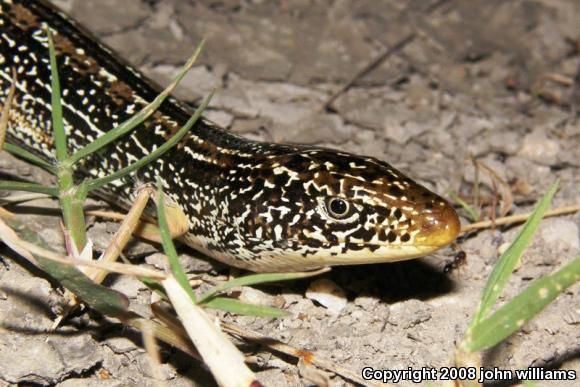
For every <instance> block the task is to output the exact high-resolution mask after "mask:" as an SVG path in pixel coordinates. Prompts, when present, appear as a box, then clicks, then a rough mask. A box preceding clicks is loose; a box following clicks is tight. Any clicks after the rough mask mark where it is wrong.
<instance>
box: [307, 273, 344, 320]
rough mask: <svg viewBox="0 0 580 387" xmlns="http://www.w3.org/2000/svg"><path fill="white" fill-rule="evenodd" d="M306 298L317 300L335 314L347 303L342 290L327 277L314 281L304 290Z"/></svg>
mask: <svg viewBox="0 0 580 387" xmlns="http://www.w3.org/2000/svg"><path fill="white" fill-rule="evenodd" d="M306 298H308V299H310V300H313V301H316V302H318V303H319V304H320V305H322V306H324V307H325V308H327V309H328V310H329V311H331V312H333V313H336V314H339V313H340V312H341V311H342V310H343V309H344V307H345V306H346V303H347V299H346V294H345V293H344V290H342V289H341V288H340V287H339V286H338V285H337V284H335V283H334V282H332V281H331V280H328V279H320V280H317V281H314V282H313V283H312V284H311V285H310V286H309V287H308V289H307V290H306Z"/></svg>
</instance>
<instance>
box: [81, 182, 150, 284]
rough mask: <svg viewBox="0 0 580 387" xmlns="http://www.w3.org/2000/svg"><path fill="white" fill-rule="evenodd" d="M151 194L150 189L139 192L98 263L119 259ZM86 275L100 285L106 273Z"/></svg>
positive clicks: (137, 224) (91, 272)
mask: <svg viewBox="0 0 580 387" xmlns="http://www.w3.org/2000/svg"><path fill="white" fill-rule="evenodd" d="M153 193H154V191H153V190H152V189H151V188H145V189H142V190H140V191H139V193H138V195H137V198H136V199H135V201H134V202H133V205H132V206H131V209H130V210H129V213H128V214H127V215H126V216H125V219H124V220H123V223H122V224H121V226H120V227H119V229H118V230H117V232H116V233H115V235H114V237H113V239H112V240H111V243H109V246H107V249H106V250H105V251H104V252H103V254H102V255H101V256H100V257H99V262H114V261H116V260H117V258H119V254H121V252H122V251H123V249H124V248H125V246H127V243H128V242H129V240H130V239H131V235H133V232H134V231H135V229H136V228H137V227H138V226H139V224H140V219H141V215H142V214H143V211H144V210H145V206H146V205H147V202H148V201H149V199H150V198H151V195H152V194H153ZM86 274H87V276H88V277H89V278H91V279H92V280H93V281H95V282H96V283H98V284H100V283H101V282H103V280H104V279H105V277H106V276H107V274H108V273H107V272H106V271H103V270H99V271H93V270H91V271H90V272H87V273H86Z"/></svg>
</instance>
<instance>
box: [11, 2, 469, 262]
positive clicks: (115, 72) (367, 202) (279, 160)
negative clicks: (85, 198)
mask: <svg viewBox="0 0 580 387" xmlns="http://www.w3.org/2000/svg"><path fill="white" fill-rule="evenodd" d="M44 24H46V25H48V26H49V27H50V28H51V30H52V32H53V34H54V39H55V45H56V49H57V53H58V65H59V68H58V70H59V74H60V78H61V83H62V85H61V88H62V92H63V98H62V100H63V108H64V118H65V125H66V130H67V132H68V135H69V138H70V148H71V150H74V149H79V148H80V147H81V146H83V145H85V144H87V143H88V142H90V141H92V140H93V139H94V138H96V137H97V136H99V135H100V134H101V133H103V132H104V131H107V130H110V129H111V128H112V127H114V126H116V125H118V124H120V123H122V122H123V121H125V120H126V119H128V118H129V117H130V116H131V115H133V114H134V113H135V112H137V111H139V110H140V109H141V108H142V107H143V106H144V105H145V104H146V103H147V101H151V100H152V99H153V98H154V97H155V96H157V94H158V93H159V90H158V89H157V88H156V87H154V86H152V85H151V84H150V82H149V81H147V80H146V79H144V77H143V76H142V75H141V74H139V73H138V72H136V70H133V69H131V68H130V67H129V66H127V65H125V64H124V63H122V62H120V61H119V60H118V59H117V58H116V56H115V55H114V54H113V53H112V52H111V51H110V50H109V49H107V48H106V47H103V46H102V45H101V44H100V43H98V42H97V41H96V40H94V39H93V38H92V37H91V36H90V35H89V34H88V33H87V32H85V31H84V30H83V29H82V28H81V27H79V26H78V25H76V23H74V22H73V21H71V20H70V19H68V18H67V17H66V16H64V15H63V14H62V13H60V11H57V10H56V9H55V8H54V7H53V6H51V5H49V4H48V3H46V2H45V1H25V0H0V33H1V36H2V39H0V101H2V100H4V98H5V97H6V95H7V93H8V89H9V86H10V84H11V81H12V77H11V71H12V68H15V69H16V71H17V74H18V84H17V96H16V100H15V102H14V107H13V109H12V110H11V112H10V125H9V132H8V140H9V141H10V142H13V143H17V144H19V145H21V146H24V147H26V148H27V149H29V150H31V151H33V152H34V153H36V154H38V155H40V156H41V157H43V158H45V159H47V160H52V159H53V147H52V141H51V133H52V129H51V123H50V110H49V108H50V87H49V86H50V70H49V67H48V48H47V42H46V37H45V34H44V32H43V30H42V26H43V25H44ZM190 112H191V110H190V109H189V108H188V107H186V106H184V105H183V104H180V103H179V102H178V101H175V100H173V99H171V100H169V101H167V102H165V103H164V104H163V105H162V106H161V108H160V109H159V110H158V112H156V113H155V114H154V115H153V116H152V117H151V118H149V119H148V120H147V121H146V122H145V123H144V124H143V125H141V126H140V127H139V128H137V129H136V130H135V131H133V132H132V133H130V134H128V135H126V136H125V137H123V138H121V139H120V140H118V141H117V142H116V143H115V144H114V145H111V146H109V147H108V148H106V149H105V150H103V151H100V152H99V153H98V154H97V155H94V156H92V157H91V158H90V159H88V160H86V162H84V164H83V165H82V166H81V167H79V170H78V179H83V178H85V177H87V176H91V177H95V176H103V175H105V174H109V173H111V172H112V171H114V170H117V169H119V168H122V167H124V166H126V165H128V164H129V163H131V162H133V161H135V160H137V159H139V158H141V157H143V156H144V155H146V154H148V153H149V152H150V151H151V150H152V149H155V148H156V147H158V146H159V145H160V144H161V143H163V142H164V141H165V140H166V139H167V138H168V137H169V136H170V135H171V134H172V133H174V132H175V131H176V130H177V129H178V128H179V127H180V126H181V125H183V124H184V123H185V122H186V120H187V119H188V118H189V115H190ZM157 177H161V179H162V181H163V184H164V190H165V192H166V194H168V195H169V196H170V197H171V198H172V199H173V200H174V201H175V202H177V203H178V204H179V205H181V206H182V207H183V209H184V211H185V213H186V214H187V215H188V218H189V225H190V229H189V233H188V234H187V235H186V236H185V238H184V241H185V242H186V243H188V244H189V245H191V246H193V247H194V248H196V249H198V250H200V251H202V252H204V253H206V254H208V255H210V256H212V257H214V258H216V259H218V260H220V261H223V262H225V263H228V264H230V265H233V266H237V267H241V268H246V269H249V270H253V271H288V270H292V271H300V270H305V269H310V268H315V267H320V266H325V265H346V264H361V263H374V262H390V261H397V260H404V259H411V258H415V257H418V256H422V255H425V254H428V253H430V252H432V251H434V250H436V249H438V248H441V247H443V246H445V245H447V244H449V243H451V242H452V241H453V240H454V239H455V238H456V236H457V234H458V232H459V220H458V218H457V215H456V213H455V211H454V210H453V208H452V207H451V206H450V205H449V204H448V203H447V202H446V201H445V200H443V199H442V198H440V197H439V196H437V195H436V194H434V193H432V192H430V191H428V190H427V189H425V188H424V187H422V186H420V185H418V184H417V183H415V182H414V181H412V180H411V179H409V178H408V177H406V176H405V175H404V174H402V173H401V172H399V171H397V170H396V169H395V168H393V167H392V166H390V165H389V164H387V163H385V162H383V161H380V160H377V159H375V158H371V157H364V156H357V155H353V154H349V153H344V152H339V151H334V150H330V149H324V148H314V147H304V146H296V145H282V144H272V143H265V142H255V141H248V140H245V139H243V138H241V137H238V136H235V135H233V134H231V133H228V132H227V131H225V130H223V129H221V128H218V127H217V126H216V125H214V124H212V123H210V122H208V121H205V120H200V121H199V122H198V123H197V124H196V125H195V127H194V128H193V129H192V130H191V133H190V134H189V135H188V136H187V137H186V140H184V141H182V143H181V144H179V145H178V146H177V147H176V148H175V149H173V150H172V151H170V152H168V153H167V154H166V155H164V156H163V157H161V158H160V159H158V160H157V161H155V162H154V163H152V164H151V165H149V166H147V167H144V168H142V169H140V170H139V171H137V172H136V173H134V174H133V175H132V176H131V177H130V178H126V179H123V180H120V181H117V182H115V183H112V184H110V185H109V186H107V187H106V189H104V190H103V191H102V192H100V194H102V195H105V196H108V197H114V198H115V200H116V201H117V202H118V203H121V204H124V205H127V203H130V201H131V199H132V198H133V192H134V190H135V187H136V186H137V185H140V184H143V183H152V182H154V181H155V179H156V178H157Z"/></svg>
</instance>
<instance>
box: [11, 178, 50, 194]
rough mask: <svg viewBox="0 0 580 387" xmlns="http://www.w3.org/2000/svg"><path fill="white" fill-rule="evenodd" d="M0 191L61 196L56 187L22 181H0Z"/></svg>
mask: <svg viewBox="0 0 580 387" xmlns="http://www.w3.org/2000/svg"><path fill="white" fill-rule="evenodd" d="M0 190H6V191H25V192H35V193H41V194H45V195H50V196H54V197H58V196H59V190H58V188H56V187H45V186H43V185H40V184H35V183H26V182H21V181H11V180H0Z"/></svg>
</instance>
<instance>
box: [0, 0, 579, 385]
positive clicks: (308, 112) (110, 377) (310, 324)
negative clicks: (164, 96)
mask: <svg viewBox="0 0 580 387" xmlns="http://www.w3.org/2000/svg"><path fill="white" fill-rule="evenodd" d="M54 2H55V3H57V4H58V5H59V6H61V7H62V8H63V9H64V10H65V11H67V12H68V13H69V14H71V15H72V16H73V17H74V18H76V19H77V20H79V21H80V22H81V23H82V24H84V25H85V26H86V27H87V28H88V29H89V30H91V31H92V32H93V33H94V34H95V35H96V36H97V37H99V38H100V39H102V40H103V41H104V42H105V43H107V44H108V45H110V46H111V47H112V48H114V49H115V50H116V51H117V52H118V53H119V54H120V55H121V56H122V57H124V58H125V59H126V60H128V61H129V62H130V63H132V64H133V65H135V66H137V67H138V68H140V69H141V70H143V71H144V72H145V73H146V74H147V75H149V76H150V77H152V78H153V79H154V80H156V81H158V82H159V83H160V84H164V85H165V84H167V83H168V81H169V79H170V78H171V76H172V75H173V74H175V73H176V71H177V70H178V69H179V67H180V65H182V64H183V62H184V60H185V59H186V58H187V57H188V56H189V55H190V53H191V52H192V51H193V49H194V48H195V46H196V44H197V43H198V42H199V40H200V39H201V38H202V37H206V38H207V39H208V41H207V44H206V51H205V53H204V55H203V57H202V59H201V62H200V64H199V65H197V66H196V67H195V68H194V69H193V70H192V71H191V73H190V74H189V75H188V76H187V77H186V79H185V80H184V82H183V83H182V84H181V85H180V87H179V90H178V91H177V93H176V94H177V96H178V97H180V98H181V99H184V100H186V101H189V102H192V103H195V102H196V101H199V99H200V97H201V96H203V95H205V94H207V92H208V91H210V90H211V89H213V88H216V89H217V93H216V96H215V98H214V100H213V101H212V104H211V105H210V109H209V111H208V112H207V114H206V115H207V116H208V117H209V118H211V119H212V120H214V121H215V122H217V123H219V124H220V125H222V126H224V127H227V128H229V129H231V130H232V131H235V132H237V133H241V134H243V135H244V136H247V137H249V138H260V139H267V140H272V141H288V142H298V143H307V144H319V145H324V146H329V147H333V148H338V149H343V150H346V151H350V152H356V153H360V154H366V155H371V156H375V157H378V158H381V159H384V160H386V161H388V162H389V163H391V164H393V165H395V166H396V167H398V168H400V169H401V170H403V171H405V172H407V173H408V174H409V175H410V176H411V177H413V178H415V179H417V180H418V181H420V182H422V183H424V184H425V185H426V186H428V187H429V188H431V189H433V190H434V191H436V192H439V193H441V194H444V195H446V193H447V192H448V191H449V190H453V191H456V192H461V193H469V192H470V191H469V190H470V187H471V184H472V182H473V180H474V170H473V167H472V166H471V163H470V162H469V158H470V157H471V156H473V157H476V158H477V159H478V160H480V161H482V162H484V163H485V164H486V165H488V166H490V167H491V168H493V169H494V170H495V171H496V173H497V174H498V175H499V176H501V177H502V178H503V179H504V180H505V181H506V182H508V183H509V184H510V187H511V188H512V192H513V193H514V200H515V204H514V207H513V209H512V212H513V213H522V212H527V211H529V210H530V209H531V208H532V205H533V203H534V202H535V201H536V200H537V199H538V198H539V197H540V196H541V195H542V194H543V193H544V192H546V190H547V187H548V186H549V185H550V184H551V183H552V182H553V181H554V180H555V179H560V187H561V188H560V190H559V192H558V193H557V195H556V198H555V200H554V204H553V207H559V206H563V205H570V204H575V203H578V201H579V199H580V197H579V195H578V192H580V170H579V168H580V120H579V119H578V116H577V113H578V106H579V101H578V100H579V95H580V93H579V91H578V88H577V87H578V85H576V87H574V85H573V84H570V82H568V83H566V82H554V81H553V80H552V81H551V80H550V79H553V78H554V77H553V75H554V74H557V75H558V76H559V77H560V79H564V80H572V79H573V78H574V77H575V76H577V75H576V72H577V71H578V68H579V66H580V55H579V53H580V40H579V39H580V30H579V29H578V25H579V24H578V20H580V3H579V2H577V1H574V0H557V1H551V0H529V1H525V2H515V1H511V2H506V1H498V0H492V1H485V0H478V1H471V2H460V1H437V2H436V4H435V3H434V5H433V4H428V2H423V1H405V2H401V1H396V0H386V1H380V2H379V1H372V0H366V1H356V2H355V1H317V2H311V1H303V0H295V1H251V0H247V1H241V2H238V1H228V0H223V1H218V0H204V1H186V0H164V1H158V0H125V1H123V2H122V3H120V2H118V1H115V0H99V1H96V0H90V1H89V0H82V1H81V0H59V1H56V0H55V1H54ZM409 34H413V36H414V38H413V39H412V40H411V42H410V43H408V44H407V45H405V46H404V47H403V48H402V49H401V50H400V51H399V52H397V53H396V54H394V55H392V56H390V57H388V58H387V59H386V60H385V61H383V62H382V63H380V64H379V65H378V66H377V67H376V68H374V69H373V70H372V71H370V72H369V73H368V74H367V75H365V76H364V77H362V78H361V79H359V80H358V81H357V82H356V83H355V84H354V86H353V87H352V88H351V89H349V90H348V91H346V92H345V93H343V94H341V95H340V96H339V97H338V98H337V99H336V100H335V101H334V102H333V104H332V105H331V106H330V108H329V109H323V106H324V103H325V101H326V99H327V98H328V97H329V96H330V95H331V94H332V93H333V92H334V91H335V90H337V89H338V88H339V87H340V86H341V85H344V84H345V83H346V82H347V81H348V80H349V79H350V78H351V77H352V76H353V75H354V74H355V73H356V72H357V71H358V70H360V69H362V68H363V67H364V66H365V65H366V64H368V63H369V62H370V61H372V60H373V58H376V57H377V56H378V55H380V54H381V53H382V52H383V51H384V50H385V49H386V48H387V47H390V46H393V45H395V44H396V43H397V42H398V41H400V40H401V39H403V38H404V37H405V36H408V35H409ZM0 171H2V172H3V173H6V174H11V175H14V176H18V177H21V178H27V179H32V180H37V181H38V180H40V181H46V179H47V177H46V176H45V175H43V174H41V173H40V172H39V171H37V170H36V169H34V168H32V167H30V166H28V165H26V164H24V163H22V162H20V161H17V160H14V159H12V158H11V157H9V156H7V155H6V154H5V153H3V154H2V155H0ZM490 186H491V184H490V183H489V181H486V180H485V178H483V180H482V188H481V189H482V194H483V195H487V196H489V194H490V192H491V191H490ZM46 208H54V203H52V202H50V201H47V200H37V201H35V202H31V203H28V204H27V205H26V206H19V207H18V208H16V207H15V208H12V209H13V210H17V209H18V211H19V212H24V213H26V214H27V217H28V219H29V225H30V226H31V227H33V228H34V229H35V230H37V231H38V232H39V233H40V234H41V235H42V237H43V238H44V239H45V240H47V241H49V242H50V243H51V244H52V245H59V244H60V243H61V242H62V240H61V236H60V235H59V234H60V231H59V225H58V220H57V218H56V217H55V216H54V213H51V212H50V211H49V210H46ZM462 215H465V214H462ZM579 220H580V215H579V214H575V215H568V216H561V217H557V218H551V219H547V220H544V221H543V222H542V225H541V227H540V230H539V232H538V233H537V235H536V237H535V238H534V241H533V243H532V245H531V246H530V248H529V249H528V250H527V251H526V253H525V255H524V257H523V265H522V266H521V267H520V268H519V269H518V270H517V272H516V273H515V275H514V277H513V278H512V280H511V282H510V284H509V286H508V288H507V291H506V294H505V296H504V299H507V298H509V297H511V296H513V295H515V294H517V293H518V292H519V291H521V290H522V289H523V288H525V287H526V286H527V285H528V284H529V283H530V282H531V281H532V280H534V279H536V278H538V277H540V276H542V275H545V274H547V273H550V272H552V271H553V270H554V269H556V268H557V267H559V266H561V265H562V264H564V263H566V262H568V261H570V260H571V259H573V258H574V257H576V256H578V254H579V251H580V248H579V244H580V242H579V231H578V225H579ZM462 221H463V222H467V218H463V219H462ZM116 227H117V225H116V224H114V223H109V222H103V221H98V222H97V221H94V220H93V221H92V222H91V229H90V236H91V238H92V239H93V241H94V242H95V245H96V248H97V250H98V249H102V248H103V247H104V246H105V245H106V243H107V242H108V240H109V239H110V237H111V235H112V233H113V232H114V230H115V229H116ZM518 230H519V227H517V226H516V227H507V228H498V229H496V230H485V231H481V232H478V233H476V234H472V235H471V236H469V237H467V238H462V239H460V240H459V241H458V243H457V244H456V246H454V247H450V248H447V249H444V250H442V251H440V252H438V253H437V254H434V255H432V256H430V257H426V258H423V259H420V260H414V261H409V262H403V263H396V264H384V265H373V266H360V267H339V268H335V269H333V270H332V272H330V273H328V274H326V275H325V276H324V277H325V278H327V279H330V280H332V281H333V282H334V283H336V284H337V285H338V286H339V287H340V288H342V289H343V290H344V292H345V294H346V297H347V299H348V303H347V304H346V306H345V308H344V309H342V311H340V313H338V314H336V313H332V312H331V311H329V310H328V309H326V308H324V307H322V306H321V305H319V304H317V303H316V302H313V301H312V300H310V299H307V298H305V296H304V294H305V290H306V288H307V287H308V286H309V285H310V283H311V282H312V281H314V280H312V279H309V280H304V281H300V282H296V283H291V284H284V286H281V287H279V286H268V287H260V288H259V289H245V290H243V291H242V292H241V294H240V297H241V298H242V299H245V300H249V301H252V302H260V303H263V304H268V305H274V306H278V307H283V308H284V309H287V310H288V311H289V312H290V316H288V317H285V318H281V319H260V318H251V317H236V316H230V315H225V316H224V315H223V314H220V316H221V317H223V318H224V319H226V320H228V321H234V322H236V323H238V324H240V325H243V326H246V327H248V328H251V329H253V330H256V331H259V332H262V333H264V334H266V335H268V336H271V337H274V338H277V339H280V340H282V341H285V342H287V343H290V344H292V345H294V346H296V347H300V348H303V349H307V350H310V351H313V352H315V353H316V354H317V355H319V356H322V357H324V358H327V359H330V360H332V361H334V362H335V363H337V364H340V365H342V366H344V367H346V368H348V369H350V370H352V371H353V372H355V373H360V371H361V370H362V368H363V367H365V366H371V367H374V368H376V369H406V368H407V367H413V368H421V367H442V366H448V365H450V363H451V359H452V356H453V351H454V346H455V344H456V343H457V342H458V341H459V340H460V338H461V336H462V333H463V332H464V330H465V328H466V326H467V324H468V322H469V319H470V316H471V314H472V313H473V311H474V309H475V307H476V306H477V303H478V297H479V295H480V293H481V290H482V288H483V285H484V283H485V280H486V278H487V277H488V275H489V273H490V271H491V268H492V266H493V264H494V262H495V261H496V259H497V257H498V254H499V253H498V249H499V247H500V246H502V245H503V244H505V243H506V242H510V241H511V240H513V238H514V236H515V234H516V233H517V231H518ZM454 249H455V250H454ZM458 249H461V250H463V251H465V252H466V254H467V262H466V264H465V265H463V266H462V267H461V268H460V269H459V270H455V271H453V272H452V273H449V274H446V273H444V272H443V268H444V266H445V264H446V263H447V262H449V261H450V260H451V259H452V258H453V256H454V255H455V252H456V251H457V250H458ZM155 252H156V247H154V246H151V245H148V244H145V243H141V242H136V243H133V244H132V245H131V247H130V249H129V251H128V256H130V257H131V258H132V259H133V260H134V261H135V262H145V263H147V264H150V265H156V266H159V265H161V264H162V263H161V260H160V258H159V255H158V254H156V253H155ZM181 252H182V257H183V262H184V263H185V265H186V268H187V270H188V271H189V272H192V273H199V274H201V275H202V276H205V277H210V276H215V275H218V274H219V275H223V274H227V272H228V269H227V268H225V267H224V266H222V265H219V264H216V263H214V262H206V261H204V260H201V259H198V258H196V256H197V254H196V253H195V252H194V251H192V250H189V249H185V248H183V249H181ZM0 254H2V255H1V256H0V259H1V261H0V385H15V384H18V383H21V384H22V385H36V384H39V385H59V386H92V385H95V386H96V385H98V386H127V385H142V386H149V385H154V381H153V379H152V377H151V371H150V370H149V366H148V365H147V359H146V354H145V353H144V351H143V349H142V347H141V345H140V344H139V343H140V339H139V337H138V334H135V333H134V332H131V331H127V330H124V329H122V328H120V327H119V326H116V325H112V324H108V323H107V322H106V321H103V320H102V319H100V318H99V317H98V316H95V315H93V314H91V313H88V314H84V315H81V316H78V317H75V318H73V319H72V320H71V321H69V322H68V323H67V324H65V325H64V326H62V327H60V328H58V329H57V330H56V331H53V330H52V329H51V326H52V323H53V319H54V317H55V311H57V310H58V309H59V307H60V306H62V304H63V302H64V301H63V297H62V296H61V292H60V291H59V290H58V289H57V288H56V287H55V284H51V283H50V282H49V281H47V280H45V279H43V277H42V276H38V273H36V272H35V271H34V270H31V269H30V268H29V267H27V266H26V265H24V264H23V262H22V261H21V260H18V259H16V260H14V259H12V258H14V257H13V256H12V255H11V254H9V252H8V249H7V248H6V247H5V246H2V247H1V248H0ZM9 256H10V258H9ZM109 284H110V285H111V286H112V287H113V288H115V289H118V290H120V291H122V292H124V293H125V294H127V295H128V296H129V297H130V298H131V301H132V307H133V308H134V309H135V310H136V311H138V312H140V313H143V314H145V315H149V314H150V312H149V311H148V308H147V305H148V303H149V301H150V296H151V295H150V293H149V292H148V290H147V289H146V288H145V287H144V286H143V285H141V284H140V283H139V282H137V281H135V280H132V279H130V278H125V277H113V278H111V279H110V280H109ZM579 291H580V287H579V286H574V287H572V288H570V289H569V290H567V291H566V292H565V293H564V294H562V295H561V296H560V297H559V298H558V299H557V300H556V301H555V302H554V303H552V304H551V305H550V306H549V307H548V308H546V309H545V310H544V311H543V312H542V313H541V315H540V316H539V317H537V318H536V319H534V320H533V321H531V322H530V323H528V324H526V325H525V326H524V327H523V328H522V330H521V331H519V332H518V333H516V334H514V335H513V336H512V337H510V338H509V339H508V340H506V341H505V342H504V343H502V344H501V345H499V346H498V347H497V348H495V349H493V350H492V351H489V352H488V353H487V355H486V358H485V365H486V366H489V367H500V368H504V369H517V368H521V367H527V366H546V367H554V368H562V369H574V370H577V371H578V370H579V369H580V359H579V358H578V355H579V353H580V329H579V324H580V301H579V300H580V298H579V297H578V293H579ZM243 348H244V349H245V351H247V353H249V354H252V355H254V359H255V364H254V369H255V370H256V371H257V374H258V377H259V378H260V380H261V381H262V382H263V384H264V385H270V386H293V385H309V384H310V382H309V381H308V380H307V379H306V378H305V376H304V375H303V374H302V371H301V368H300V367H297V365H296V362H295V361H294V360H293V359H290V358H286V357H279V356H277V355H275V354H270V353H268V352H265V351H263V350H261V349H260V348H259V347H257V346H254V345H248V344H245V345H244V346H243ZM162 355H163V361H164V365H163V372H164V376H165V378H166V381H167V383H168V384H169V385H171V386H181V385H183V386H186V385H187V386H190V385H197V384H199V385H213V384H214V382H213V380H212V378H211V376H210V375H209V373H208V372H207V370H206V369H205V368H204V367H203V366H202V365H200V364H199V363H197V362H195V361H193V360H191V359H190V358H187V357H186V356H184V355H183V354H181V353H179V352H176V351H174V350H172V349H171V348H168V347H164V349H163V353H162ZM329 376H330V380H331V383H332V385H335V386H343V385H352V382H350V381H348V380H345V379H343V378H341V377H339V376H336V375H333V374H329ZM403 384H404V383H403ZM490 384H491V385H500V384H501V383H490ZM574 384H575V383H574V382H559V383H548V382H546V381H539V382H538V383H537V385H540V386H541V385H561V386H564V385H570V386H572V385H574Z"/></svg>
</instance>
